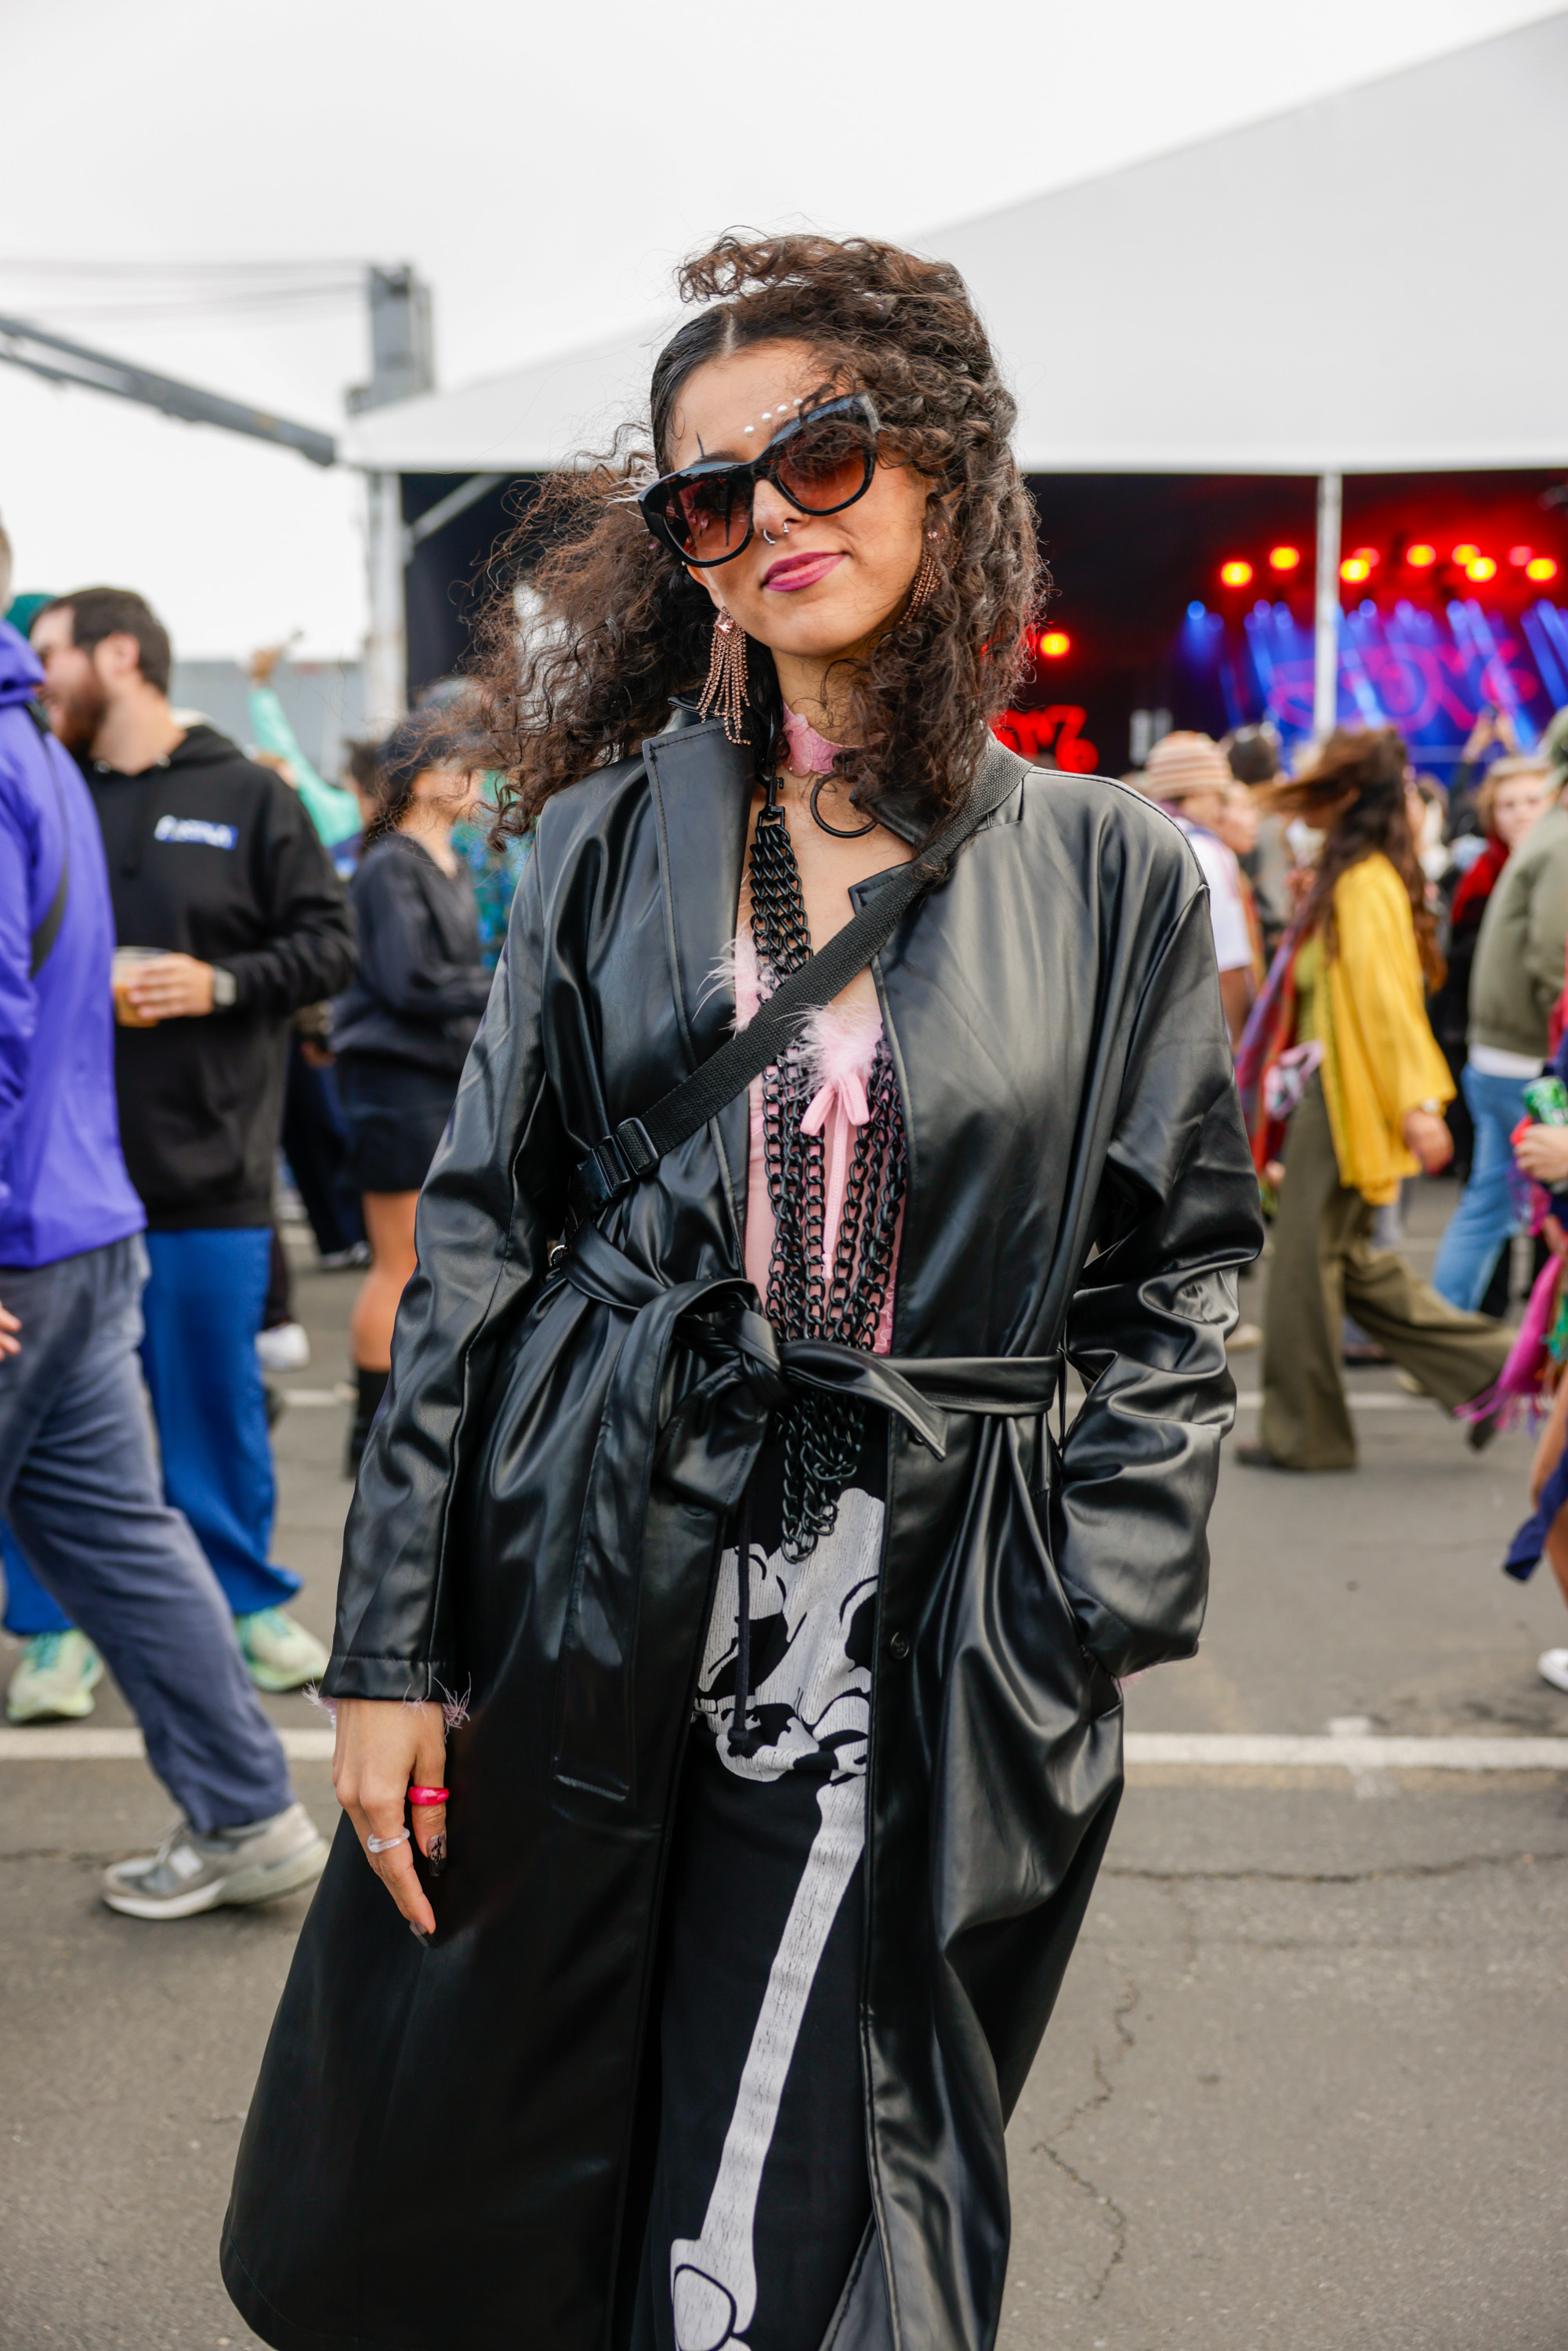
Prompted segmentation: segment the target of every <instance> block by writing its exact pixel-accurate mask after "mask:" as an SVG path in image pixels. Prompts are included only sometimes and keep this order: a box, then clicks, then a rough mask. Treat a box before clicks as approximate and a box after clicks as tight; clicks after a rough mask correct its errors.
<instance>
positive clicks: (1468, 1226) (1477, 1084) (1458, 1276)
mask: <svg viewBox="0 0 1568 2351" xmlns="http://www.w3.org/2000/svg"><path fill="white" fill-rule="evenodd" d="M1526 1082H1527V1081H1526V1080H1524V1079H1523V1078H1489V1077H1486V1076H1484V1075H1483V1074H1482V1072H1481V1071H1479V1070H1472V1069H1469V1067H1467V1068H1466V1070H1465V1072H1464V1075H1463V1077H1462V1079H1461V1080H1460V1083H1461V1084H1462V1085H1463V1087H1464V1090H1465V1100H1466V1102H1468V1103H1469V1112H1470V1116H1471V1118H1472V1119H1473V1120H1474V1121H1475V1127H1476V1147H1475V1155H1474V1157H1473V1158H1472V1159H1471V1161H1470V1180H1469V1183H1468V1184H1467V1185H1466V1186H1465V1188H1464V1190H1463V1192H1462V1193H1461V1194H1460V1196H1459V1205H1458V1207H1457V1208H1456V1209H1455V1210H1454V1213H1453V1215H1452V1216H1451V1217H1449V1219H1448V1228H1447V1229H1446V1231H1445V1232H1444V1235H1443V1238H1442V1240H1441V1241H1440V1243H1439V1244H1438V1248H1437V1263H1436V1264H1435V1265H1434V1266H1433V1268H1432V1287H1433V1289H1434V1290H1436V1291H1437V1295H1438V1297H1439V1298H1446V1299H1447V1300H1448V1303H1449V1305H1450V1306H1457V1307H1458V1308H1459V1309H1460V1311H1462V1312H1464V1313H1466V1314H1474V1313H1475V1312H1476V1311H1478V1310H1479V1306H1480V1302H1481V1300H1482V1299H1483V1298H1484V1297H1485V1296H1486V1294H1487V1284H1488V1283H1489V1282H1490V1280H1491V1278H1492V1275H1493V1273H1494V1272H1495V1271H1496V1270H1497V1261H1498V1259H1499V1258H1500V1256H1501V1254H1502V1251H1503V1250H1504V1249H1506V1247H1507V1246H1508V1243H1509V1242H1510V1241H1511V1239H1512V1238H1513V1236H1514V1234H1515V1233H1518V1232H1522V1231H1523V1229H1524V1227H1523V1223H1522V1220H1521V1216H1520V1197H1521V1196H1520V1194H1519V1193H1518V1192H1517V1191H1516V1189H1515V1185H1514V1180H1513V1146H1512V1144H1511V1143H1510V1142H1509V1136H1510V1135H1511V1134H1512V1133H1513V1130H1514V1128H1515V1127H1516V1126H1517V1125H1518V1124H1519V1122H1520V1120H1521V1118H1527V1117H1528V1116H1529V1115H1530V1113H1529V1112H1528V1110H1527V1109H1526V1107H1525V1101H1524V1089H1525V1084H1526Z"/></svg>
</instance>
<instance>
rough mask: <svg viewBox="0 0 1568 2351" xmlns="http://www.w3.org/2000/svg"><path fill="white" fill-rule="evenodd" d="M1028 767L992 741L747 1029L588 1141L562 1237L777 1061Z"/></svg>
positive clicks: (596, 1213) (588, 1220)
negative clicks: (891, 869)
mask: <svg viewBox="0 0 1568 2351" xmlns="http://www.w3.org/2000/svg"><path fill="white" fill-rule="evenodd" d="M1027 770H1028V762H1027V761H1026V760H1023V759H1020V758H1019V757H1018V755H1017V753H1016V752H1012V751H1009V750H1006V749H1004V747H1003V746H1002V745H1001V744H1000V743H998V742H997V741H996V740H995V739H994V738H993V740H992V741H991V743H990V745H989V747H988V749H987V751H986V753H985V756H984V757H983V758H982V760H981V762H980V772H979V774H978V776H977V778H976V780H975V789H974V790H973V792H972V793H971V794H970V796H969V798H968V799H967V801H966V803H965V805H964V807H963V808H962V809H961V810H959V812H958V814H957V815H956V817H955V818H954V819H953V820H952V821H951V823H949V824H947V825H945V826H944V827H943V829H942V831H940V832H939V833H938V834H937V835H936V839H935V840H934V841H931V842H930V844H929V845H928V846H927V847H926V848H925V850H923V851H922V852H921V854H920V855H919V856H918V857H916V858H915V859H914V860H913V862H911V863H910V864H908V865H903V866H900V867H899V869H898V871H897V872H895V873H894V874H893V875H891V876H890V877H889V879H888V880H887V881H885V882H883V883H882V884H881V886H880V887H879V889H878V890H877V891H876V893H875V895H874V896H873V898H872V900H871V903H870V904H869V905H866V906H863V907H862V909H861V911H860V913H859V914H856V915H855V916H854V917H853V919H852V921H851V922H848V923H846V924H845V925H844V927H843V929H842V930H841V931H837V932H835V933H834V935H833V936H832V937H831V939H830V940H829V941H828V943H827V945H826V946H825V947H823V948H822V949H821V953H820V954H817V955H814V956H811V957H810V960H809V961H808V962H806V963H804V964H802V965H801V967H800V970H799V971H794V972H791V973H790V975H789V978H788V979H786V980H784V981H782V982H781V983H780V985H779V987H777V988H776V989H775V990H774V992H773V994H772V995H771V996H770V997H769V998H768V1000H767V1002H766V1003H765V1004H763V1005H762V1006H761V1007H760V1008H758V1014H757V1017H756V1019H754V1020H753V1021H751V1022H750V1024H749V1025H748V1026H747V1028H745V1029H739V1030H738V1031H737V1034H736V1035H735V1036H733V1037H731V1038H730V1039H728V1040H727V1042H726V1043H725V1044H723V1045H721V1046H720V1047H719V1049H718V1051H717V1052H716V1053H714V1054H711V1055H710V1056H709V1058H708V1059H707V1060H706V1061H705V1062H704V1063H703V1064H702V1067H701V1068H700V1069H697V1070H694V1071H693V1072H692V1074H691V1076H690V1077H689V1078H685V1079H683V1080H682V1081H681V1083H680V1084H679V1085H678V1086H674V1087H672V1088H671V1090H670V1092H668V1093H667V1094H664V1096H662V1097H661V1099H660V1100H659V1101H658V1102H655V1103H654V1104H653V1108H652V1109H651V1110H647V1111H644V1112H643V1115H642V1117H641V1118H625V1119H622V1122H621V1123H620V1125H619V1126H618V1127H617V1128H616V1129H615V1131H614V1133H613V1134H607V1135H606V1136H605V1138H604V1140H603V1142H602V1143H600V1144H595V1146H594V1148H593V1149H592V1150H591V1152H590V1153H589V1155H588V1156H587V1158H586V1159H585V1160H584V1161H583V1163H582V1165H581V1166H580V1168H579V1169H578V1171H577V1173H576V1175H574V1176H573V1177H572V1179H571V1186H570V1191H569V1193H568V1195H567V1233H568V1237H569V1238H570V1235H571V1234H572V1233H574V1232H576V1230H577V1228H578V1227H579V1226H580V1225H586V1224H591V1222H592V1221H593V1219H594V1218H595V1217H598V1216H599V1215H600V1213H601V1210H603V1209H604V1208H606V1207H609V1205H610V1203H611V1201H612V1200H618V1199H620V1198H621V1196H622V1194H623V1193H626V1192H629V1191H630V1190H631V1188H632V1185H633V1184H635V1183H637V1182H638V1181H639V1180H640V1179H641V1178H642V1177H643V1176H644V1175H647V1173H648V1171H649V1169H650V1168H653V1167H656V1166H657V1165H658V1164H659V1162H660V1160H661V1159H662V1158H663V1157H664V1154H665V1152H666V1151H673V1150H674V1148H675V1146H676V1144H681V1143H686V1142H689V1141H690V1139H691V1137H692V1136H693V1135H694V1134H699V1133H700V1132H701V1130H702V1129H703V1128H704V1127H705V1126H706V1124H707V1123H708V1121H709V1119H710V1118H716V1116H717V1115H718V1113H719V1112H720V1111H721V1110H723V1109H724V1108H725V1106H726V1104H727V1103H728V1102H733V1101H734V1100H735V1097H736V1095H737V1094H738V1093H742V1092H745V1090H746V1088H747V1086H748V1085H749V1084H750V1083H751V1081H752V1079H753V1078H756V1077H759V1076H760V1075H761V1073H762V1071H764V1070H766V1069H768V1067H769V1066H770V1065H771V1064H772V1063H773V1062H775V1061H778V1059H779V1056H780V1054H781V1053H784V1052H786V1051H787V1050H788V1049H789V1046H790V1045H791V1044H792V1043H793V1041H794V1040H795V1038H796V1036H797V1035H798V1034H799V1032H800V1023H801V1021H802V1020H803V1019H804V1018H805V1017H806V1015H807V1014H808V1013H810V1012H814V1011H816V1010H818V1009H819V1008H821V1006H822V1005H824V1004H831V1002H832V1000H833V998H834V997H835V996H837V995H839V994H840V992H841V990H842V989H843V988H846V987H848V986H849V984H850V982H851V980H852V979H853V978H854V977H856V975H857V974H858V973H860V972H862V971H863V970H864V969H865V967H866V966H867V964H869V963H870V962H871V960H872V958H873V956H875V955H878V954H880V952H881V951H882V949H883V947H884V946H886V945H887V943H888V941H889V939H890V938H892V936H893V935H894V931H895V930H896V929H897V928H898V925H899V924H900V923H901V922H902V921H903V919H904V915H905V914H907V913H908V911H909V909H910V907H911V906H912V905H913V904H915V900H916V899H917V898H919V897H920V896H922V895H923V893H925V891H927V890H929V889H930V888H931V887H932V886H933V884H934V883H936V882H938V881H940V880H941V878H942V876H943V874H944V872H946V867H947V864H948V862H949V861H950V860H951V859H952V858H953V857H954V855H955V854H956V852H957V851H958V850H959V849H961V848H962V847H963V845H964V843H965V841H967V839H968V838H969V835H970V834H971V833H972V832H973V831H975V830H976V829H977V826H979V825H982V824H983V823H984V822H985V820H986V819H987V818H988V816H993V815H994V814H995V813H996V811H997V810H998V809H999V808H1000V807H1001V806H1002V803H1003V802H1004V801H1005V800H1007V799H1010V798H1011V796H1012V794H1013V793H1014V792H1015V791H1016V790H1017V789H1018V785H1019V778H1020V777H1021V776H1022V775H1024V774H1025V773H1026V772H1027Z"/></svg>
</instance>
